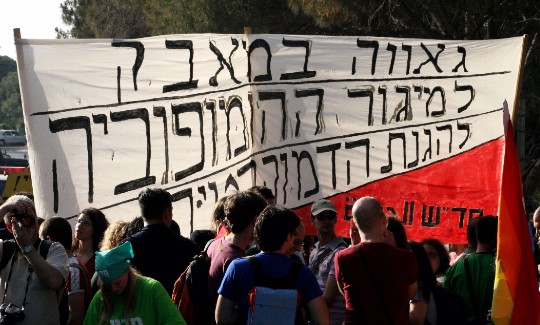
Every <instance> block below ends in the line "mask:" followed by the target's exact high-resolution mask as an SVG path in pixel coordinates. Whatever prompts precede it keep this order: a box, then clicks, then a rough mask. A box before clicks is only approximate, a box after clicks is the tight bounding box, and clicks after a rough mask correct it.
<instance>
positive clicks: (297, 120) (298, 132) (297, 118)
mask: <svg viewBox="0 0 540 325" xmlns="http://www.w3.org/2000/svg"><path fill="white" fill-rule="evenodd" d="M294 115H295V117H296V126H295V128H294V136H295V137H296V138H298V136H299V135H300V124H301V121H300V111H296V112H295V113H294Z"/></svg>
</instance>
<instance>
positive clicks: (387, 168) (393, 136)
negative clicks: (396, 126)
mask: <svg viewBox="0 0 540 325" xmlns="http://www.w3.org/2000/svg"><path fill="white" fill-rule="evenodd" d="M395 139H401V140H402V142H403V168H406V167H407V151H406V150H405V149H406V144H405V133H403V132H400V133H392V132H390V133H389V134H388V165H386V166H382V167H381V173H382V174H386V173H389V172H391V171H392V140H395Z"/></svg>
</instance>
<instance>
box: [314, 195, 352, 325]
mask: <svg viewBox="0 0 540 325" xmlns="http://www.w3.org/2000/svg"><path fill="white" fill-rule="evenodd" d="M337 216H338V213H337V210H336V207H335V205H334V203H333V202H332V201H330V200H318V201H316V202H314V203H313V205H312V206H311V223H312V224H313V225H314V226H315V229H317V239H318V242H317V243H316V244H315V248H314V249H313V250H312V251H311V253H310V255H309V267H310V268H311V270H312V271H313V273H315V277H316V278H317V282H318V283H319V287H320V288H321V290H322V291H323V298H324V300H325V302H326V304H327V306H328V312H329V314H330V324H331V325H332V324H342V323H343V321H344V320H345V299H344V298H343V295H342V294H341V293H340V292H339V289H338V286H337V281H336V275H335V268H334V255H335V254H336V252H338V251H340V250H342V249H345V248H347V246H348V245H347V243H345V241H344V240H343V237H341V236H337V235H336V232H335V231H334V227H335V225H336V221H337Z"/></svg>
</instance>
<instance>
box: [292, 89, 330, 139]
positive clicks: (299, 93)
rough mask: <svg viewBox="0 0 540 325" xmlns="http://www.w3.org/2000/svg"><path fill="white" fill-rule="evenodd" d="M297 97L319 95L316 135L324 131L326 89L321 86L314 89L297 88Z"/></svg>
mask: <svg viewBox="0 0 540 325" xmlns="http://www.w3.org/2000/svg"><path fill="white" fill-rule="evenodd" d="M295 96H296V98H304V97H310V96H317V97H318V99H317V113H316V114H315V125H316V128H315V133H314V134H315V135H317V134H319V133H322V131H323V130H324V116H323V114H322V113H323V98H324V89H321V88H312V89H303V90H301V89H297V90H296V91H295Z"/></svg>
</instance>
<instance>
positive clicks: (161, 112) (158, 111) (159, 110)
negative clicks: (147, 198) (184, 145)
mask: <svg viewBox="0 0 540 325" xmlns="http://www.w3.org/2000/svg"><path fill="white" fill-rule="evenodd" d="M154 116H155V117H161V118H162V119H163V139H164V140H165V172H164V173H163V175H162V176H161V185H163V184H168V183H169V177H168V174H169V132H167V113H166V112H165V107H163V106H154Z"/></svg>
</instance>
